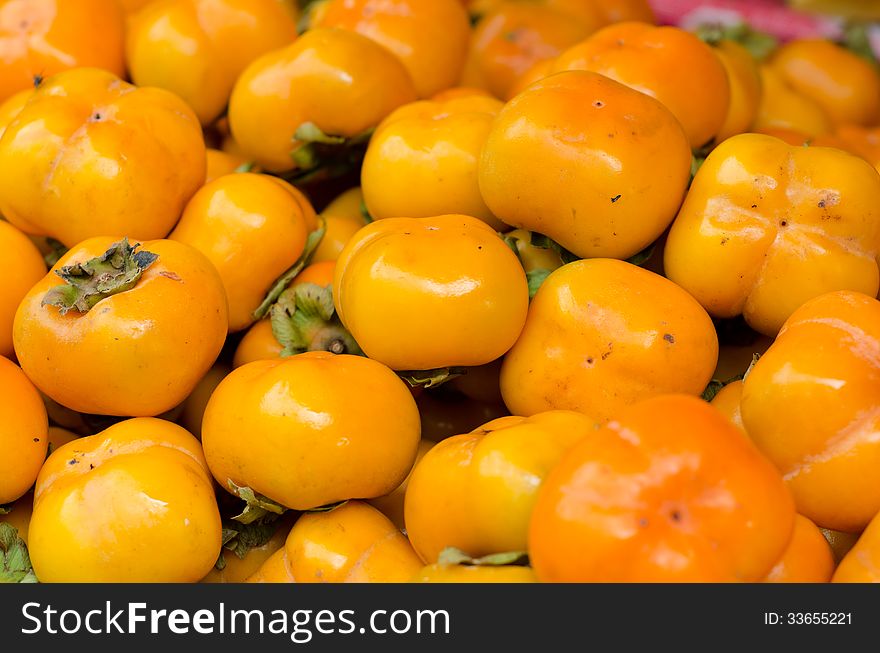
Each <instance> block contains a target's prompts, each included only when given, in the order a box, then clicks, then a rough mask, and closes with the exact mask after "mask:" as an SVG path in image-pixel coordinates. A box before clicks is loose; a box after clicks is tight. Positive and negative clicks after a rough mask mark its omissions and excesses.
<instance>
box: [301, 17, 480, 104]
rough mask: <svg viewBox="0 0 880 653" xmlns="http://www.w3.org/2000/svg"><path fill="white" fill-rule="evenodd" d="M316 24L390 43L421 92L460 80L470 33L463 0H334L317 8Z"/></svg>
mask: <svg viewBox="0 0 880 653" xmlns="http://www.w3.org/2000/svg"><path fill="white" fill-rule="evenodd" d="M311 25H312V26H313V27H338V28H342V29H348V30H352V31H355V32H357V33H359V34H363V35H364V36H366V37H369V38H371V39H373V40H374V41H376V42H377V43H379V44H380V45H382V46H383V47H386V48H388V49H389V50H390V51H391V52H393V53H394V54H395V55H396V56H397V57H398V58H399V59H400V60H401V61H402V62H403V65H404V66H406V69H407V71H408V72H409V75H410V77H411V78H412V80H413V83H414V84H415V87H416V92H417V93H418V96H419V97H420V98H428V97H431V96H432V95H434V94H435V93H437V92H439V91H442V90H444V89H447V88H451V87H453V86H455V85H456V84H457V83H458V80H459V79H460V77H461V71H462V68H463V67H464V59H465V54H466V52H467V42H468V38H469V37H470V23H469V21H468V16H467V12H465V10H464V8H463V7H462V6H461V3H460V2H458V0H431V1H430V2H424V0H329V1H328V2H326V3H323V4H319V5H318V6H317V7H316V8H315V9H314V10H313V12H312V16H311Z"/></svg>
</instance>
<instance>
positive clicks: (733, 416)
mask: <svg viewBox="0 0 880 653" xmlns="http://www.w3.org/2000/svg"><path fill="white" fill-rule="evenodd" d="M742 392H743V382H742V381H734V382H733V383H729V384H728V385H726V386H724V388H722V389H721V390H720V391H719V392H718V394H717V395H715V397H714V398H713V399H712V402H711V403H712V405H713V406H715V408H717V409H718V410H720V411H721V413H722V414H723V415H724V416H725V417H726V418H727V419H729V420H730V423H731V424H733V425H734V426H736V427H737V428H738V429H740V430H741V431H742V432H743V433H745V432H746V427H745V426H744V425H743V420H742V409H741V407H740V403H741V402H742Z"/></svg>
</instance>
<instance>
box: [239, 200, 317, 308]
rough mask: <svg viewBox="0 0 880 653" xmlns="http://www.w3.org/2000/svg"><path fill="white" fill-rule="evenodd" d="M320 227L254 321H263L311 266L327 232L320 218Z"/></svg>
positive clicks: (277, 283) (260, 306)
mask: <svg viewBox="0 0 880 653" xmlns="http://www.w3.org/2000/svg"><path fill="white" fill-rule="evenodd" d="M318 220H319V227H318V228H317V229H315V230H314V231H313V232H312V233H310V234H309V237H308V238H307V239H306V246H305V248H304V249H303V252H302V254H300V257H299V258H298V259H297V261H296V263H294V264H293V267H291V268H290V269H289V270H287V271H286V272H285V273H284V274H282V275H281V276H280V277H279V278H278V279H277V280H276V281H275V283H274V284H272V288H271V289H270V290H269V293H268V294H267V295H266V297H265V299H263V303H262V304H260V305H259V306H258V307H257V310H255V311H254V313H253V318H254V320H262V319H263V318H264V317H266V316H267V315H268V314H269V311H270V310H271V308H272V305H273V304H275V302H277V301H278V299H279V298H280V297H281V294H282V293H283V292H284V291H285V290H286V289H287V287H288V286H289V285H290V282H291V281H293V280H294V278H296V275H298V274H299V273H300V272H302V271H303V269H304V268H305V267H306V266H307V265H308V264H309V261H311V259H312V256H313V255H314V254H315V250H316V249H318V245H320V244H321V240H322V239H323V238H324V233H325V232H326V230H327V223H326V221H325V220H324V218H322V217H320V216H318Z"/></svg>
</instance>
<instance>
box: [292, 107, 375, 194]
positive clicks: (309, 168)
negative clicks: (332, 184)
mask: <svg viewBox="0 0 880 653" xmlns="http://www.w3.org/2000/svg"><path fill="white" fill-rule="evenodd" d="M373 131H374V130H373V129H367V130H365V131H363V132H361V133H360V134H357V135H355V136H352V137H350V138H349V137H346V136H334V135H332V134H327V133H325V132H324V131H323V130H322V129H321V128H320V127H318V126H317V125H316V124H315V123H313V122H305V123H303V124H301V125H300V126H299V127H298V128H297V130H296V132H295V133H294V135H293V148H292V149H291V151H290V158H291V160H292V161H293V164H294V166H295V170H293V171H292V172H291V173H289V174H288V175H283V177H284V178H285V179H287V180H288V181H290V182H292V183H299V184H304V183H308V182H313V181H316V180H319V179H333V178H336V177H340V176H343V175H345V174H347V173H349V172H352V171H353V170H357V169H358V168H359V167H360V165H361V163H362V162H363V159H364V155H365V154H366V151H367V144H368V143H369V142H370V138H371V137H372V136H373Z"/></svg>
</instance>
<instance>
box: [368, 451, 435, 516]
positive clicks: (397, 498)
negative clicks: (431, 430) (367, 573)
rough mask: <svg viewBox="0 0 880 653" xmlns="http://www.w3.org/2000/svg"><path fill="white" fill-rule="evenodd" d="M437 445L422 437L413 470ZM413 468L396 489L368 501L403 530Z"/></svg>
mask: <svg viewBox="0 0 880 653" xmlns="http://www.w3.org/2000/svg"><path fill="white" fill-rule="evenodd" d="M436 445H437V443H436V442H433V441H432V440H426V439H425V438H422V439H421V441H420V442H419V450H418V453H417V454H416V461H415V463H413V468H412V470H415V468H416V466H417V465H418V464H419V461H420V460H421V459H422V458H424V457H425V454H426V453H428V452H429V451H430V450H431V449H433V448H434V447H435V446H436ZM412 470H410V473H409V475H408V476H407V477H406V478H405V479H403V482H402V483H401V484H400V485H398V486H397V487H396V488H395V489H394V490H392V491H391V492H389V493H388V494H386V495H384V496H381V497H376V498H375V499H370V500H369V501H368V502H367V503H369V504H370V505H371V506H373V507H374V508H376V509H378V510H380V511H381V512H382V514H383V515H385V516H386V517H388V519H390V520H391V521H392V523H393V524H394V525H395V526H397V528H399V529H401V530H403V529H404V528H405V523H404V518H403V509H404V500H405V499H406V489H407V487H409V480H410V479H411V478H412Z"/></svg>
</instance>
